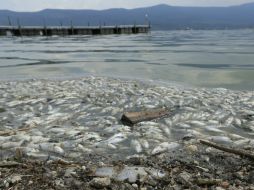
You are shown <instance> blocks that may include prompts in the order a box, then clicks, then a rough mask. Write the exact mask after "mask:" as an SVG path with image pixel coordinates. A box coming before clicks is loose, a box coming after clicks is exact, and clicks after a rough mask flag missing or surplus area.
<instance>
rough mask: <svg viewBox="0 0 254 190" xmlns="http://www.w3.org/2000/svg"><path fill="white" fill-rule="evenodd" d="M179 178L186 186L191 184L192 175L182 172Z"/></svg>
mask: <svg viewBox="0 0 254 190" xmlns="http://www.w3.org/2000/svg"><path fill="white" fill-rule="evenodd" d="M178 177H179V181H180V182H181V183H182V184H184V185H186V184H190V179H191V175H190V174H189V173H187V172H182V173H180V174H179V175H178Z"/></svg>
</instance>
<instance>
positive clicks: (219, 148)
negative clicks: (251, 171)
mask: <svg viewBox="0 0 254 190" xmlns="http://www.w3.org/2000/svg"><path fill="white" fill-rule="evenodd" d="M199 142H200V143H202V144H204V145H207V146H210V147H213V148H216V149H218V150H222V151H225V152H228V153H232V154H236V155H239V156H245V157H247V158H251V159H254V154H251V153H249V152H246V151H243V150H237V149H233V148H228V147H224V146H221V145H218V144H215V143H213V142H209V141H206V140H199Z"/></svg>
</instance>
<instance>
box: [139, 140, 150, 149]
mask: <svg viewBox="0 0 254 190" xmlns="http://www.w3.org/2000/svg"><path fill="white" fill-rule="evenodd" d="M140 144H141V145H142V147H143V148H145V149H149V143H148V141H147V140H145V139H140Z"/></svg>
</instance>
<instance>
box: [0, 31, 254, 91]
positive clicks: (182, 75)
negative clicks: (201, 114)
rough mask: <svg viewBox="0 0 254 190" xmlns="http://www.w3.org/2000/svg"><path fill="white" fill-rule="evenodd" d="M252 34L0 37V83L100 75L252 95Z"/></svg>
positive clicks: (152, 33)
mask: <svg viewBox="0 0 254 190" xmlns="http://www.w3.org/2000/svg"><path fill="white" fill-rule="evenodd" d="M253 42H254V31H253V30H234V31H216V30H214V31H163V32H162V31H153V32H151V33H150V34H140V35H119V36H115V35H110V36H75V37H70V36H68V37H67V36H65V37H62V36H56V37H49V38H46V37H32V38H31V37H23V38H17V37H11V38H7V37H1V38H0V79H23V78H58V77H79V76H85V75H100V76H101V75H102V76H114V77H124V78H139V79H144V80H147V79H153V80H156V81H165V82H176V83H181V84H184V85H190V86H202V87H225V88H230V89H238V90H253V89H254V82H253V81H254V43H253Z"/></svg>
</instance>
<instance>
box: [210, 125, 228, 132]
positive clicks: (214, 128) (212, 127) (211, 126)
mask: <svg viewBox="0 0 254 190" xmlns="http://www.w3.org/2000/svg"><path fill="white" fill-rule="evenodd" d="M205 130H206V131H209V132H215V133H224V131H222V130H220V129H218V127H217V126H213V125H210V126H206V127H205Z"/></svg>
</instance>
